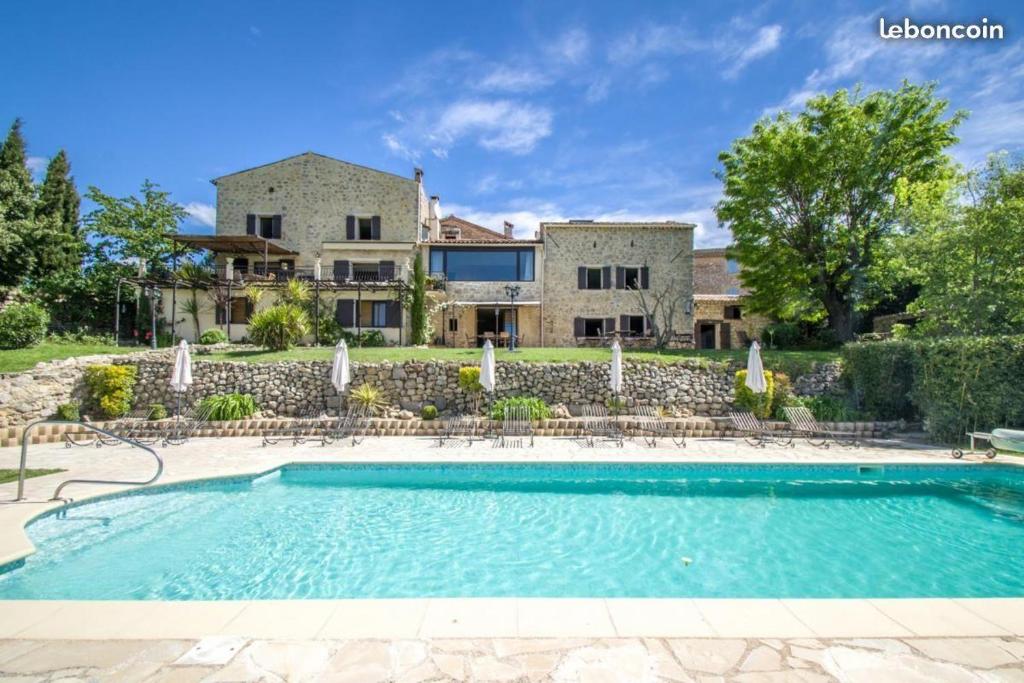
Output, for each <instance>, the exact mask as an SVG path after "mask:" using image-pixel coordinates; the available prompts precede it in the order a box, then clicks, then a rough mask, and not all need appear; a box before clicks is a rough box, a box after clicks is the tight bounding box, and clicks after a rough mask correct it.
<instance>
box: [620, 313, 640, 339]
mask: <svg viewBox="0 0 1024 683" xmlns="http://www.w3.org/2000/svg"><path fill="white" fill-rule="evenodd" d="M623 332H626V333H628V334H629V335H631V336H634V337H642V336H644V317H643V316H642V315H627V316H626V329H625V330H623Z"/></svg>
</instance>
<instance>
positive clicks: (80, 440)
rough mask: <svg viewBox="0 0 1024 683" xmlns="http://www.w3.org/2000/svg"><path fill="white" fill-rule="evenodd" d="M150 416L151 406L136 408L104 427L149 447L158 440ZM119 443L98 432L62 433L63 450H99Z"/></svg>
mask: <svg viewBox="0 0 1024 683" xmlns="http://www.w3.org/2000/svg"><path fill="white" fill-rule="evenodd" d="M152 415H153V407H152V406H150V407H146V408H136V409H135V410H133V411H132V412H131V413H129V414H128V415H125V416H123V417H120V418H118V419H117V420H114V422H113V424H110V425H108V426H107V427H106V430H107V431H108V432H110V433H112V434H117V435H118V436H121V437H123V438H125V439H131V440H132V441H137V442H138V443H141V444H143V445H145V446H149V445H152V444H155V443H156V442H157V441H159V440H160V431H159V429H158V428H157V427H154V426H153V424H152V423H151V422H150V418H151V417H152ZM120 443H124V442H123V441H121V440H120V439H114V438H111V437H109V436H104V435H103V434H100V433H99V432H89V433H88V434H69V433H67V432H65V433H64V446H65V448H71V447H72V446H96V447H97V448H99V447H100V446H116V445H118V444H120Z"/></svg>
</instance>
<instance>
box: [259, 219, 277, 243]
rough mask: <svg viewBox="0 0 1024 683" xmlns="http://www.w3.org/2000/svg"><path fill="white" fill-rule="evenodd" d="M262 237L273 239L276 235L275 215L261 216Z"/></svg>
mask: <svg viewBox="0 0 1024 683" xmlns="http://www.w3.org/2000/svg"><path fill="white" fill-rule="evenodd" d="M260 237H265V238H266V239H268V240H269V239H273V237H274V217H273V216H260Z"/></svg>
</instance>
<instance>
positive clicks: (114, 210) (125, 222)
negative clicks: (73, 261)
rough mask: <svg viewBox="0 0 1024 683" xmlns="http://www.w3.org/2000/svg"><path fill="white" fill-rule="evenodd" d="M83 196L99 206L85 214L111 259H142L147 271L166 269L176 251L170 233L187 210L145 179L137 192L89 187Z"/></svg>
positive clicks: (88, 224) (98, 240)
mask: <svg viewBox="0 0 1024 683" xmlns="http://www.w3.org/2000/svg"><path fill="white" fill-rule="evenodd" d="M86 197H87V198H88V199H89V200H90V201H92V202H94V203H96V204H97V205H98V208H96V209H95V210H93V211H91V212H90V213H89V214H88V215H87V216H86V217H85V223H86V225H87V226H88V227H89V232H90V234H91V235H92V236H93V237H95V238H96V245H97V247H98V248H99V249H100V250H101V251H103V252H104V253H105V254H106V256H107V257H108V258H110V259H112V260H118V261H128V260H131V259H141V260H142V261H143V262H144V263H145V264H146V267H147V269H148V270H149V272H154V271H160V270H169V268H170V261H171V258H172V255H173V254H174V252H175V248H174V241H173V240H172V239H171V237H170V236H171V235H172V234H174V233H176V232H177V231H178V223H180V222H181V220H182V219H184V218H185V217H186V216H188V212H187V211H185V209H184V208H183V207H182V206H181V205H179V204H176V203H174V202H172V201H171V200H170V194H169V193H168V192H164V191H162V190H160V189H159V185H156V184H155V183H152V182H150V181H149V180H145V181H143V183H142V188H141V189H140V191H139V196H138V197H135V196H130V197H123V198H117V197H112V196H110V195H108V194H105V193H103V192H101V191H100V189H99V188H97V187H90V188H89V192H88V193H87V194H86Z"/></svg>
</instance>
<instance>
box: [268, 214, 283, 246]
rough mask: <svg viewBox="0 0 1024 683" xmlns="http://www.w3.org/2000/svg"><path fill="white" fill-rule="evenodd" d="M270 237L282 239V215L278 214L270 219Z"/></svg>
mask: <svg viewBox="0 0 1024 683" xmlns="http://www.w3.org/2000/svg"><path fill="white" fill-rule="evenodd" d="M270 236H271V239H275V240H279V239H281V215H280V214H278V215H276V216H273V217H272V218H271V219H270Z"/></svg>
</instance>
